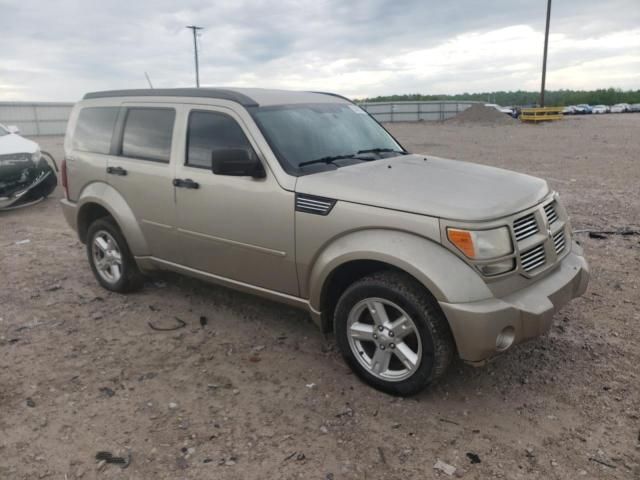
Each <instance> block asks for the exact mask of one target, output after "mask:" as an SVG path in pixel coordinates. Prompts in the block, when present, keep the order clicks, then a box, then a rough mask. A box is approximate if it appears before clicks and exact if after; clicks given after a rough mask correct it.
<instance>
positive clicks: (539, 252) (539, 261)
mask: <svg viewBox="0 0 640 480" xmlns="http://www.w3.org/2000/svg"><path fill="white" fill-rule="evenodd" d="M520 261H521V262H522V268H523V270H524V271H525V272H531V271H532V270H535V269H536V268H538V267H539V266H541V265H544V263H545V261H546V256H545V253H544V245H538V246H537V247H533V248H530V249H529V250H527V251H526V252H522V253H521V254H520Z"/></svg>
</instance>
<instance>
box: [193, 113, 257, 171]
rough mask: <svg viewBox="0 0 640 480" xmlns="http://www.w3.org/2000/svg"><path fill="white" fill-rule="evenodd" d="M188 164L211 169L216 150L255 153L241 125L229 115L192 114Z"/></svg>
mask: <svg viewBox="0 0 640 480" xmlns="http://www.w3.org/2000/svg"><path fill="white" fill-rule="evenodd" d="M187 142H188V143H187V159H186V164H187V165H189V166H191V167H199V168H209V169H210V168H211V156H212V154H213V152H215V151H216V150H224V149H227V148H244V149H246V150H249V151H253V149H252V148H251V144H250V143H249V140H248V139H247V137H246V136H245V134H244V132H243V131H242V128H240V125H238V123H237V122H236V121H235V120H234V119H233V118H231V117H230V116H228V115H225V114H223V113H215V112H200V111H196V112H191V114H190V115H189V130H188V137H187Z"/></svg>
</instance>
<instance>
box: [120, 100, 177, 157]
mask: <svg viewBox="0 0 640 480" xmlns="http://www.w3.org/2000/svg"><path fill="white" fill-rule="evenodd" d="M175 116H176V112H175V110H172V109H169V108H129V109H128V111H127V119H126V120H125V124H124V133H123V136H122V155H123V156H124V157H132V158H140V159H142V160H153V161H156V162H167V163H168V162H169V157H170V155H171V136H172V135H173V121H174V119H175Z"/></svg>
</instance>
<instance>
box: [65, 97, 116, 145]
mask: <svg viewBox="0 0 640 480" xmlns="http://www.w3.org/2000/svg"><path fill="white" fill-rule="evenodd" d="M119 110H120V108H119V107H89V108H83V109H82V110H80V115H79V116H78V122H77V123H76V131H75V132H74V134H73V149H74V150H80V151H82V152H93V153H105V154H106V153H109V152H110V150H111V136H112V135H113V127H114V125H115V124H116V118H117V117H118V111H119Z"/></svg>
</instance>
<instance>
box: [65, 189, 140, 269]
mask: <svg viewBox="0 0 640 480" xmlns="http://www.w3.org/2000/svg"><path fill="white" fill-rule="evenodd" d="M90 203H95V204H98V205H100V206H101V207H103V208H104V209H105V210H107V211H108V212H109V213H110V214H111V216H112V217H113V218H114V219H115V220H116V222H117V223H118V226H119V227H120V229H121V230H122V233H123V234H124V236H125V238H126V239H127V243H128V244H129V248H130V249H131V253H132V254H133V255H134V256H136V257H138V256H147V255H151V252H150V250H149V246H148V244H147V240H146V239H145V236H144V234H143V233H142V230H141V229H140V225H139V223H138V220H137V219H136V217H135V215H134V214H133V211H132V210H131V208H130V207H129V205H128V204H127V202H126V201H125V199H124V198H123V197H122V195H120V193H118V191H117V190H116V189H115V188H113V187H112V186H110V185H108V184H106V183H104V182H94V183H90V184H89V185H87V186H86V187H85V188H84V189H83V190H82V192H81V193H80V197H79V198H78V203H77V208H78V217H80V215H81V213H82V208H83V207H84V206H86V205H88V204H90Z"/></svg>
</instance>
